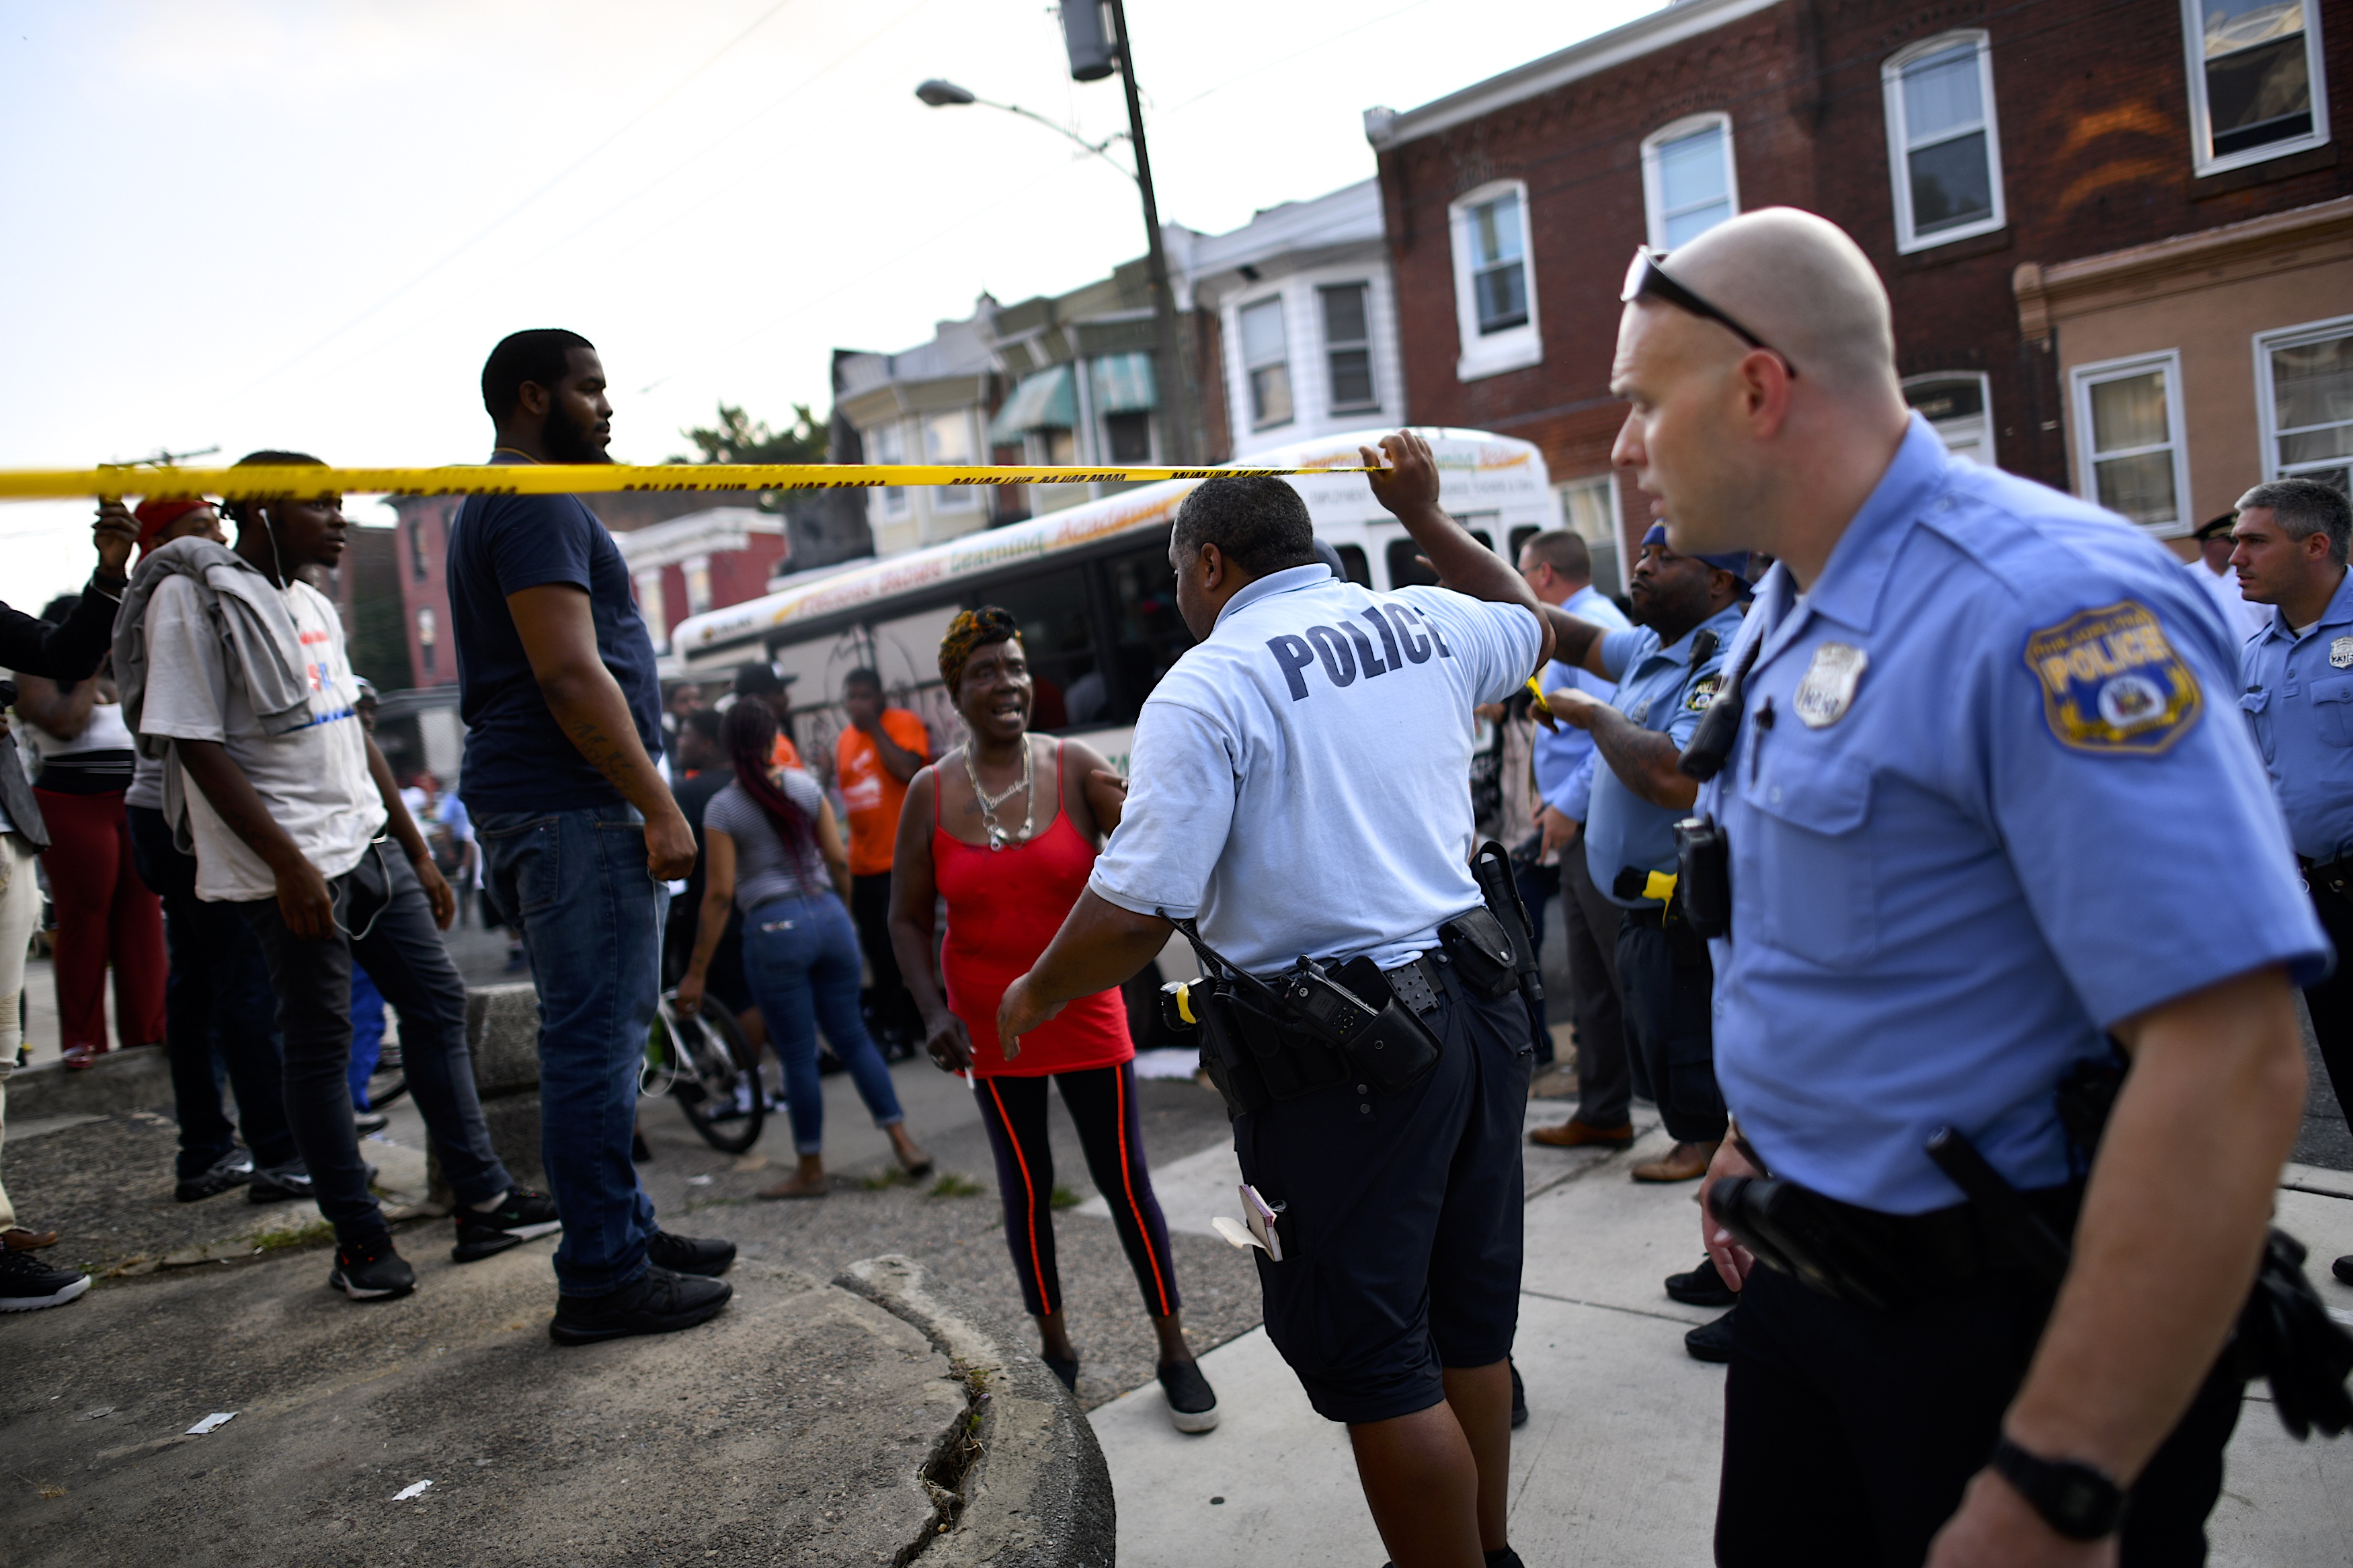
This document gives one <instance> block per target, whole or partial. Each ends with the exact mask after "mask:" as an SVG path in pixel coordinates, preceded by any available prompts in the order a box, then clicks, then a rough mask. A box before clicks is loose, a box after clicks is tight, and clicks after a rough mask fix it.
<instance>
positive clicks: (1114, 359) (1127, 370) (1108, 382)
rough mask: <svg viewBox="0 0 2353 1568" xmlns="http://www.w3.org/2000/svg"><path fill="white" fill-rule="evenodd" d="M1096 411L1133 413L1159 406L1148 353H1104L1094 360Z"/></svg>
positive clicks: (1101, 412)
mask: <svg viewBox="0 0 2353 1568" xmlns="http://www.w3.org/2000/svg"><path fill="white" fill-rule="evenodd" d="M1094 394H1095V412H1096V413H1098V414H1133V413H1135V412H1137V411H1138V410H1140V409H1145V408H1157V407H1159V406H1160V388H1159V385H1158V384H1157V383H1156V382H1155V381H1154V379H1153V375H1152V356H1151V355H1150V354H1148V353H1127V354H1105V355H1103V357H1102V358H1101V359H1098V360H1096V361H1095V362H1094Z"/></svg>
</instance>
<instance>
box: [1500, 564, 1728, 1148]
mask: <svg viewBox="0 0 2353 1568" xmlns="http://www.w3.org/2000/svg"><path fill="white" fill-rule="evenodd" d="M1746 565H1747V557H1746V554H1745V553H1742V552H1730V553H1726V554H1723V555H1712V556H1699V555H1681V554H1677V553H1676V552H1674V551H1672V550H1671V549H1670V548H1668V545H1667V534H1666V530H1665V529H1664V528H1662V527H1660V526H1658V525H1655V524H1654V525H1652V527H1651V531H1649V532H1648V533H1647V534H1645V535H1643V538H1642V553H1641V558H1640V559H1639V560H1638V561H1636V563H1634V574H1633V575H1634V581H1633V584H1632V587H1631V590H1630V595H1629V596H1630V597H1631V598H1632V600H1633V601H1634V615H1635V617H1636V619H1637V620H1638V621H1639V622H1640V623H1641V624H1640V625H1639V626H1633V627H1630V628H1629V629H1627V630H1624V631H1615V632H1611V633H1609V635H1608V636H1606V637H1600V638H1599V639H1598V640H1596V641H1595V642H1594V643H1593V645H1592V646H1591V647H1589V648H1588V649H1587V650H1586V656H1585V659H1584V664H1583V668H1585V669H1586V670H1587V671H1588V672H1589V673H1593V674H1598V675H1600V676H1602V677H1603V678H1605V679H1610V680H1614V681H1615V682H1616V683H1617V684H1616V688H1615V690H1614V694H1613V695H1612V696H1611V697H1610V699H1609V701H1607V702H1602V701H1599V700H1595V699H1594V698H1592V697H1590V696H1588V694H1587V693H1585V692H1584V691H1581V690H1578V689H1573V688H1571V689H1561V690H1558V691H1556V692H1548V693H1546V699H1547V700H1548V701H1549V702H1550V705H1551V707H1552V710H1553V712H1554V713H1555V714H1556V716H1557V717H1558V718H1559V720H1560V721H1561V722H1562V723H1564V724H1567V725H1570V726H1572V727H1575V728H1577V729H1581V730H1584V731H1588V733H1589V734H1590V735H1591V736H1592V739H1593V742H1594V754H1593V755H1592V756H1589V757H1588V758H1587V760H1586V762H1585V763H1584V767H1585V769H1586V771H1587V773H1588V783H1587V784H1585V786H1584V787H1585V788H1586V790H1587V791H1588V794H1589V795H1590V798H1591V809H1590V811H1589V813H1588V816H1587V818H1586V824H1585V857H1586V867H1587V869H1588V872H1589V873H1590V874H1591V876H1592V879H1593V881H1594V885H1595V886H1596V887H1598V888H1599V889H1600V890H1601V892H1602V894H1603V895H1604V896H1605V897H1607V898H1608V899H1609V900H1610V901H1611V902H1612V903H1614V904H1616V905H1617V906H1618V907H1619V908H1620V910H1624V911H1625V914H1624V919H1623V921H1621V923H1620V927H1619V931H1618V977H1619V981H1620V984H1621V985H1622V986H1623V987H1624V991H1625V996H1626V1021H1627V1026H1626V1035H1627V1042H1628V1044H1629V1045H1630V1047H1631V1054H1632V1057H1633V1067H1634V1082H1635V1087H1636V1089H1638V1090H1639V1091H1640V1092H1641V1093H1643V1094H1644V1095H1647V1096H1648V1097H1649V1098H1650V1099H1651V1100H1653V1101H1655V1102H1656V1103H1657V1105H1658V1107H1659V1117H1660V1120H1661V1121H1662V1122H1663V1123H1664V1124H1665V1126H1666V1129H1667V1131H1668V1132H1669V1133H1670V1134H1671V1135H1672V1137H1673V1138H1674V1140H1675V1145H1674V1147H1673V1148H1672V1149H1671V1150H1669V1151H1668V1152H1667V1153H1666V1154H1665V1155H1664V1156H1663V1157H1662V1158H1660V1159H1657V1160H1651V1161H1646V1162H1644V1163H1641V1164H1639V1165H1636V1166H1635V1167H1634V1169H1633V1172H1632V1175H1633V1177H1634V1179H1635V1180H1636V1181H1638V1182H1688V1181H1695V1180H1697V1179H1698V1178H1699V1177H1700V1176H1702V1175H1704V1174H1705V1173H1706V1171H1707V1163H1708V1161H1709V1160H1710V1159H1711V1158H1713V1157H1714V1155H1715V1146H1716V1144H1717V1143H1718V1142H1721V1141H1722V1139H1723V1137H1724V1124H1725V1111H1724V1097H1723V1096H1722V1095H1721V1094H1720V1093H1719V1092H1718V1091H1717V1089H1716V1084H1715V1047H1714V1044H1713V1033H1712V1030H1711V1028H1710V1025H1709V1018H1708V1007H1709V1002H1708V997H1709V991H1710V988H1711V984H1712V976H1711V975H1710V973H1709V972H1708V956H1707V945H1706V943H1705V942H1703V941H1701V940H1700V938H1698V937H1697V936H1695V935H1694V934H1693V932H1692V930H1691V926H1690V923H1689V922H1688V921H1685V920H1683V918H1681V915H1680V911H1679V910H1678V909H1677V908H1676V907H1674V906H1672V904H1671V903H1670V901H1669V900H1668V899H1667V898H1665V897H1664V896H1662V891H1661V890H1660V889H1654V888H1653V886H1652V878H1653V874H1654V873H1660V874H1672V872H1673V870H1674V868H1675V831H1674V825H1675V820H1676V819H1677V818H1678V817H1680V816H1683V814H1684V813H1685V812H1687V811H1688V810H1689V809H1690V808H1691V804H1692V801H1693V799H1694V795H1696V793H1697V791H1696V788H1695V786H1694V784H1693V783H1692V781H1691V780H1690V779H1688V778H1686V777H1684V776H1683V773H1680V772H1678V771H1677V770H1676V767H1675V759H1676V756H1677V754H1678V753H1679V752H1681V751H1682V750H1683V745H1684V744H1685V743H1686V742H1688V741H1690V739H1691V734H1692V731H1693V730H1694V729H1695V728H1697V727H1698V724H1699V721H1700V715H1701V714H1703V713H1704V712H1705V711H1706V710H1707V705H1708V703H1709V701H1710V700H1711V699H1713V698H1714V696H1715V690H1716V687H1717V685H1718V684H1719V683H1720V682H1721V680H1722V679H1723V668H1724V656H1725V651H1726V650H1727V649H1728V648H1730V647H1731V646H1732V639H1733V638H1734V637H1736V636H1738V635H1739V632H1740V615H1741V607H1742V605H1744V604H1745V603H1746V599H1747V596H1748V583H1747V580H1746V577H1745V576H1744V575H1743V572H1744V570H1745V568H1746Z"/></svg>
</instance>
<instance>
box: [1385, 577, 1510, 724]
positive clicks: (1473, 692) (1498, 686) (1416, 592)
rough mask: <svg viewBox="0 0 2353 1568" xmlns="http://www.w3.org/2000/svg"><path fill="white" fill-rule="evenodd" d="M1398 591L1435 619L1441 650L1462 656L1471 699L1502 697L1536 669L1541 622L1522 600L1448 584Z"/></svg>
mask: <svg viewBox="0 0 2353 1568" xmlns="http://www.w3.org/2000/svg"><path fill="white" fill-rule="evenodd" d="M1397 597H1398V598H1400V599H1402V600H1404V601H1405V602H1406V603H1407V604H1409V605H1412V606H1413V608H1414V610H1415V612H1416V613H1417V614H1419V616H1421V617H1422V618H1423V620H1425V621H1426V622H1432V623H1435V625H1436V626H1437V629H1438V632H1439V642H1440V648H1441V651H1443V652H1445V653H1447V654H1449V655H1451V657H1453V658H1456V659H1458V660H1461V669H1462V671H1463V674H1464V675H1465V676H1466V677H1467V678H1468V679H1469V680H1470V683H1471V685H1470V696H1471V703H1472V705H1476V704H1478V703H1481V702H1501V701H1503V700H1504V699H1505V698H1507V697H1509V696H1510V695H1511V694H1512V693H1513V692H1514V691H1517V690H1518V689H1520V688H1521V687H1522V686H1523V685H1525V683H1526V681H1527V679H1528V677H1529V676H1531V675H1534V674H1535V670H1536V655H1537V654H1538V653H1540V652H1541V651H1543V648H1544V623H1543V622H1541V621H1539V620H1537V619H1536V616H1535V612H1534V611H1533V610H1530V609H1529V608H1528V607H1527V606H1526V605H1499V604H1493V603H1490V602H1488V601H1487V600H1484V599H1473V598H1472V597H1471V596H1470V595H1467V594H1457V593H1455V592H1453V591H1452V590H1451V589H1448V588H1424V587H1415V588H1406V589H1401V590H1400V591H1399V592H1398V595H1397Z"/></svg>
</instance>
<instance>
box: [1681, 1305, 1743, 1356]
mask: <svg viewBox="0 0 2353 1568" xmlns="http://www.w3.org/2000/svg"><path fill="white" fill-rule="evenodd" d="M1738 1310H1740V1309H1738V1308H1737V1307H1736V1308H1734V1309H1733V1311H1735V1312H1736V1311H1738ZM1732 1335H1733V1327H1732V1312H1726V1313H1725V1314H1724V1316H1722V1317H1721V1318H1718V1319H1717V1320H1716V1321H1714V1322H1712V1323H1702V1324H1701V1325H1700V1326H1699V1327H1698V1328H1695V1329H1694V1330H1693V1331H1691V1332H1689V1333H1687V1334H1685V1335H1684V1336H1683V1349H1684V1350H1686V1351H1688V1352H1690V1353H1691V1358H1692V1360H1694V1361H1704V1362H1712V1363H1716V1364H1718V1365H1721V1364H1722V1363H1725V1362H1728V1361H1730V1360H1731V1359H1732Z"/></svg>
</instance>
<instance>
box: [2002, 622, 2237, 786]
mask: <svg viewBox="0 0 2353 1568" xmlns="http://www.w3.org/2000/svg"><path fill="white" fill-rule="evenodd" d="M2026 667H2027V668H2029V669H2031V670H2032V671H2033V672H2034V674H2035V678H2036V679H2038V680H2040V681H2041V682H2042V719H2043V722H2044V723H2045V724H2047V725H2049V726H2050V729H2051V733H2052V737H2053V738H2054V739H2056V740H2057V741H2058V742H2059V743H2060V744H2062V745H2063V746H2068V747H2072V748H2073V749H2074V750H2076V751H2079V752H2109V753H2111V754H2120V755H2126V756H2155V755H2157V754H2158V753H2159V752H2164V751H2167V750H2168V749H2170V748H2171V746H2172V745H2173V742H2176V741H2179V739H2181V737H2182V736H2184V735H2186V734H2188V733H2189V731H2190V728H2191V726H2193V725H2195V724H2196V723H2197V722H2198V715H2199V712H2200V710H2201V709H2202V708H2203V706H2204V703H2205V698H2204V696H2203V694H2202V693H2201V692H2200V690H2199V689H2198V678H2197V677H2196V676H2194V675H2192V674H2191V673H2190V672H2189V666H2188V665H2186V664H2184V663H2182V662H2181V658H2180V657H2179V655H2178V654H2176V653H2175V652H2174V651H2173V645H2172V644H2171V643H2169V642H2168V641H2167V640H2166V637H2165V628H2164V627H2163V626H2158V623H2157V617H2156V616H2153V615H2151V614H2150V613H2149V612H2148V609H2147V606H2146V605H2138V604H2135V603H2133V602H2132V601H2130V600H2126V601H2125V602H2124V603H2122V604H2117V605H2107V606H2105V608H2102V609H2097V610H2084V611H2082V612H2080V613H2079V614H2076V615H2073V616H2068V617H2067V618H2066V619H2065V620H2063V621H2062V622H2060V623H2059V624H2058V625H2057V626H2045V627H2044V628H2043V629H2042V630H2041V631H2038V632H2036V633H2035V634H2034V635H2033V636H2031V637H2028V638H2027V639H2026Z"/></svg>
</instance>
